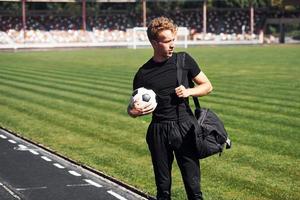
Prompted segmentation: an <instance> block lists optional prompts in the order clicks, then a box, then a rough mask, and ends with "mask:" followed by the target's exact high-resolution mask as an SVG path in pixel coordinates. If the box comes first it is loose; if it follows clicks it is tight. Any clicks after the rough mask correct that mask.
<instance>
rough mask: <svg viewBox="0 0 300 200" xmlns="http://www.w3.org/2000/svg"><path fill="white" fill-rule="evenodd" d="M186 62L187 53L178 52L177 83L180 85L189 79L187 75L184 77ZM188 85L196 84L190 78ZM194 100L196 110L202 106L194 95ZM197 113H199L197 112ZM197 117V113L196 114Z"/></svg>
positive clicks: (191, 86)
mask: <svg viewBox="0 0 300 200" xmlns="http://www.w3.org/2000/svg"><path fill="white" fill-rule="evenodd" d="M184 64H185V53H184V52H179V53H177V60H176V65H177V83H178V86H179V85H181V84H182V81H183V80H185V79H188V76H187V77H183V76H184V73H183V69H184ZM188 83H189V84H188V85H189V87H190V88H193V87H194V84H193V82H192V81H190V80H188ZM193 101H194V104H195V107H196V112H197V110H198V109H199V110H200V108H201V106H200V103H199V100H198V97H193ZM196 114H197V113H196ZM196 117H197V115H196Z"/></svg>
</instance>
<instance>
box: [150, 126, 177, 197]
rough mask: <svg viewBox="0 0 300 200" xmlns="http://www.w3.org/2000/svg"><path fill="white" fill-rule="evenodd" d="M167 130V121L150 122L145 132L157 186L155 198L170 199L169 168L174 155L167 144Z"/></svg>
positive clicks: (168, 128) (170, 168)
mask: <svg viewBox="0 0 300 200" xmlns="http://www.w3.org/2000/svg"><path fill="white" fill-rule="evenodd" d="M169 130H170V127H169V124H167V123H163V124H161V123H152V124H150V126H149V128H148V132H147V143H148V147H149V150H150V152H151V157H152V164H153V169H154V174H155V182H156V187H157V200H169V199H171V170H172V163H173V160H174V155H173V151H172V150H171V149H170V147H169V145H168V136H167V132H168V131H169Z"/></svg>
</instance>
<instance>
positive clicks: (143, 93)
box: [130, 87, 157, 108]
mask: <svg viewBox="0 0 300 200" xmlns="http://www.w3.org/2000/svg"><path fill="white" fill-rule="evenodd" d="M134 102H137V103H139V104H140V105H141V106H143V104H147V103H148V102H150V103H151V104H152V106H154V108H156V106H157V102H156V94H155V92H154V91H153V90H150V89H146V88H144V87H140V88H138V89H136V90H134V91H133V93H132V95H131V101H130V103H131V105H132V104H133V103H134Z"/></svg>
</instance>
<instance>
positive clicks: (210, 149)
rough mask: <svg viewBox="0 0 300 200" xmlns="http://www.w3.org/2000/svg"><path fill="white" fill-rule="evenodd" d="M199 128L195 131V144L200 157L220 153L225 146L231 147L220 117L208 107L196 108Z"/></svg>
mask: <svg viewBox="0 0 300 200" xmlns="http://www.w3.org/2000/svg"><path fill="white" fill-rule="evenodd" d="M195 117H196V119H197V123H198V130H197V131H195V145H196V150H197V157H198V158H199V159H203V158H206V157H208V156H211V155H214V154H217V153H219V155H221V153H222V151H223V149H224V147H225V146H226V148H227V149H229V148H231V142H230V139H229V138H228V134H227V132H226V130H225V127H224V124H223V122H222V121H221V120H220V118H219V117H218V116H217V115H216V114H215V113H214V112H213V111H212V110H210V109H208V108H196V110H195Z"/></svg>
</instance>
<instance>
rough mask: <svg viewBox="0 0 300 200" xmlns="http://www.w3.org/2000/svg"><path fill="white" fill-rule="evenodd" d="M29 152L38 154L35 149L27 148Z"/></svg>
mask: <svg viewBox="0 0 300 200" xmlns="http://www.w3.org/2000/svg"><path fill="white" fill-rule="evenodd" d="M29 152H30V153H32V154H34V155H39V153H38V152H36V151H35V150H32V149H29Z"/></svg>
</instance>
